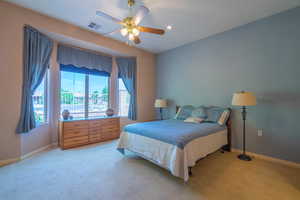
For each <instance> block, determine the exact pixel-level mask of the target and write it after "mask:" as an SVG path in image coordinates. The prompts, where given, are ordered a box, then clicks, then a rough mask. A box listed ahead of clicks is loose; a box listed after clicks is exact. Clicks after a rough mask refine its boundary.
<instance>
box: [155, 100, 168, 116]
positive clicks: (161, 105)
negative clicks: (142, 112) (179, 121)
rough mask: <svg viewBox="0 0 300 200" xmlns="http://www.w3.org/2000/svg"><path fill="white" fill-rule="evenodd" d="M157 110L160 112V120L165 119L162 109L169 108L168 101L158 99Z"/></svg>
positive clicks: (156, 102)
mask: <svg viewBox="0 0 300 200" xmlns="http://www.w3.org/2000/svg"><path fill="white" fill-rule="evenodd" d="M154 107H155V108H159V112H160V119H161V120H162V119H163V114H162V109H163V108H166V107H167V100H166V99H156V100H155V103H154Z"/></svg>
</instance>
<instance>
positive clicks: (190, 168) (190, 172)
mask: <svg viewBox="0 0 300 200" xmlns="http://www.w3.org/2000/svg"><path fill="white" fill-rule="evenodd" d="M192 175H193V173H192V167H189V176H192Z"/></svg>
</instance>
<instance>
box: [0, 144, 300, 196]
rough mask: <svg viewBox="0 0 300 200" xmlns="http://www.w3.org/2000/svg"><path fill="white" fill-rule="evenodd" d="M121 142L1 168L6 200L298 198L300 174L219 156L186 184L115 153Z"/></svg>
mask: <svg viewBox="0 0 300 200" xmlns="http://www.w3.org/2000/svg"><path fill="white" fill-rule="evenodd" d="M115 146H116V142H115V141H114V142H109V143H105V144H98V145H92V146H88V147H84V148H77V149H73V150H66V151H61V150H59V149H55V150H51V151H49V152H45V153H42V154H40V155H38V156H35V157H33V158H30V159H27V160H24V161H22V162H19V163H16V164H12V165H9V166H5V167H2V168H0V199H1V200H44V199H51V200H71V199H72V200H77V199H78V200H79V199H80V200H89V199H90V200H98V199H100V200H102V199H103V200H118V199H122V200H148V199H149V200H169V199H170V200H179V199H181V200H193V199H196V200H213V199H221V200H227V199H228V200H235V199H236V200H244V199H249V200H250V199H259V200H260V199H262V200H269V199H270V200H275V199H280V200H293V199H295V200H299V199H300V170H299V169H297V168H289V167H286V166H283V165H280V164H274V163H271V162H266V161H263V160H259V159H254V160H253V161H252V162H243V161H240V160H238V159H236V154H234V153H225V154H222V153H220V152H216V153H214V154H212V155H210V156H208V157H206V158H205V159H203V160H201V161H199V163H198V164H197V166H196V167H194V168H193V173H194V175H193V176H192V178H191V179H190V181H189V182H188V183H187V184H184V183H183V181H182V180H181V179H178V178H175V177H173V176H172V175H170V174H169V173H168V172H167V171H166V170H164V169H161V168H160V167H157V166H156V165H154V164H152V163H150V162H148V161H145V160H143V159H141V158H138V157H136V156H134V155H133V154H128V155H127V156H125V157H124V156H122V155H121V154H120V153H119V152H118V151H116V150H115Z"/></svg>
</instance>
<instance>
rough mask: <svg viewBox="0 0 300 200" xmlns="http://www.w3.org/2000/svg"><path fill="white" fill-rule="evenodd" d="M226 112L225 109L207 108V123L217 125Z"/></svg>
mask: <svg viewBox="0 0 300 200" xmlns="http://www.w3.org/2000/svg"><path fill="white" fill-rule="evenodd" d="M225 110H226V109H225V108H220V107H207V108H206V113H207V118H206V119H205V121H207V122H215V123H217V122H218V121H219V119H220V117H221V116H222V114H223V112H224V111H225Z"/></svg>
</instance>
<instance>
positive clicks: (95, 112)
mask: <svg viewBox="0 0 300 200" xmlns="http://www.w3.org/2000/svg"><path fill="white" fill-rule="evenodd" d="M108 99H109V89H108V77H104V76H97V75H89V113H88V116H89V117H95V116H104V115H105V111H106V110H107V108H108Z"/></svg>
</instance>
